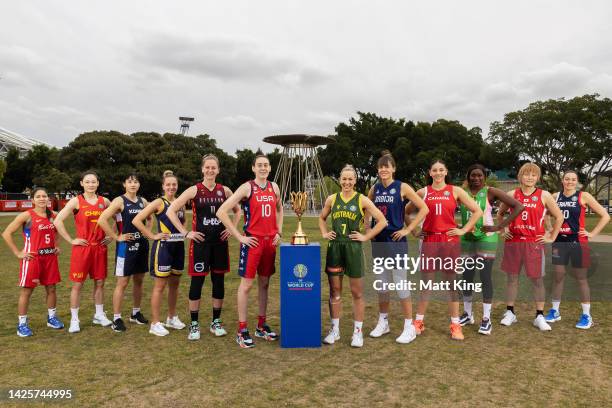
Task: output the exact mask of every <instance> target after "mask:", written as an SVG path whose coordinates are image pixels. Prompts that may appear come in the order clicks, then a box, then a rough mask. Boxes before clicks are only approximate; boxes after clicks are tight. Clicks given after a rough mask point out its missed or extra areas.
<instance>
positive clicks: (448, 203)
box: [423, 184, 457, 234]
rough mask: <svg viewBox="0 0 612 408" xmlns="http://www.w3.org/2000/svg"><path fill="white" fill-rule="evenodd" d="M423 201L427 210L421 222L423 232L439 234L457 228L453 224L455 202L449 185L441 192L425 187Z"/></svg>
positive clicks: (455, 224)
mask: <svg viewBox="0 0 612 408" xmlns="http://www.w3.org/2000/svg"><path fill="white" fill-rule="evenodd" d="M423 201H425V204H426V205H427V208H428V209H429V213H428V214H427V216H426V217H425V220H424V221H423V231H424V232H426V233H438V234H440V233H446V232H447V231H448V230H450V229H452V228H456V227H457V223H456V222H455V210H456V209H457V200H455V195H454V194H453V186H452V185H451V184H447V185H446V186H445V187H444V188H443V189H441V190H434V189H433V187H432V186H427V187H426V191H425V197H423Z"/></svg>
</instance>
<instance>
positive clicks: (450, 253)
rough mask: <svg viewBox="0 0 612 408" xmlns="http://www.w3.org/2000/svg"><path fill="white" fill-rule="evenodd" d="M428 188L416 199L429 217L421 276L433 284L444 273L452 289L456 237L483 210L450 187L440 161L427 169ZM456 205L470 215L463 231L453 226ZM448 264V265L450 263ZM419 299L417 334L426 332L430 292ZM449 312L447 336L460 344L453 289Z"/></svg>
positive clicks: (457, 251) (425, 223)
mask: <svg viewBox="0 0 612 408" xmlns="http://www.w3.org/2000/svg"><path fill="white" fill-rule="evenodd" d="M429 177H430V178H431V184H430V185H428V186H427V187H424V188H422V189H420V190H419V191H417V194H418V195H419V197H422V198H423V201H425V204H426V205H427V208H428V209H429V213H428V214H427V216H426V217H425V221H423V228H422V233H421V236H422V237H423V244H422V248H421V256H422V259H421V273H422V277H423V279H422V280H423V281H424V282H427V283H431V282H433V278H434V273H435V271H443V272H444V278H443V282H444V284H446V285H449V286H452V285H453V282H454V280H455V279H456V270H458V268H457V259H458V258H459V257H460V254H461V244H460V239H459V237H460V236H462V235H464V234H465V233H466V232H468V231H471V230H472V228H474V225H475V224H476V221H478V219H480V217H482V210H481V209H480V207H478V205H476V203H475V202H474V200H472V199H471V198H470V197H469V196H468V195H467V193H466V192H465V191H463V189H461V188H459V187H457V186H453V185H451V184H449V177H448V169H447V167H446V164H445V163H444V162H443V161H442V160H435V161H434V162H433V163H432V164H431V166H430V167H429ZM458 204H463V205H465V207H466V208H467V209H468V210H469V211H470V212H471V214H472V216H471V217H470V219H469V221H468V222H467V223H466V224H465V225H464V226H463V228H457V223H456V222H455V210H456V208H457V205H458ZM413 209H414V204H412V203H411V204H409V205H408V206H407V207H406V212H407V213H409V212H411V211H412V210H413ZM449 260H450V262H449ZM421 289H422V290H421V296H420V297H419V302H418V304H417V313H416V318H415V321H414V327H415V330H416V333H417V334H421V333H423V332H424V331H425V324H424V322H423V320H424V318H425V311H426V310H427V305H428V303H429V296H430V292H431V290H429V289H424V288H421ZM447 292H448V296H449V300H448V312H449V315H450V318H451V325H450V334H451V338H452V339H453V340H463V339H464V337H463V332H462V330H461V325H460V324H459V301H458V296H457V292H456V291H455V290H453V289H449V290H448V291H447Z"/></svg>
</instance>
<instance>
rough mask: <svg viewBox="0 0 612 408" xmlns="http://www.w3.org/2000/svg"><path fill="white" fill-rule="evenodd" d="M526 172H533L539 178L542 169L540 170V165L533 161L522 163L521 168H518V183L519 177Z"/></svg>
mask: <svg viewBox="0 0 612 408" xmlns="http://www.w3.org/2000/svg"><path fill="white" fill-rule="evenodd" d="M526 173H535V175H536V176H537V177H538V179H539V178H540V176H541V175H542V170H540V167H539V166H538V165H537V164H535V163H531V162H529V163H525V164H523V165H522V166H521V168H520V169H519V171H518V175H517V178H518V181H519V183H520V182H521V179H522V178H523V176H524V175H525V174H526Z"/></svg>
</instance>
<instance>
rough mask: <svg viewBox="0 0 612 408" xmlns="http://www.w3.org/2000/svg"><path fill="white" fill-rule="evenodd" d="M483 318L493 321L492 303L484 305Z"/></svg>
mask: <svg viewBox="0 0 612 408" xmlns="http://www.w3.org/2000/svg"><path fill="white" fill-rule="evenodd" d="M482 317H483V319H489V320H491V304H490V303H483V304H482Z"/></svg>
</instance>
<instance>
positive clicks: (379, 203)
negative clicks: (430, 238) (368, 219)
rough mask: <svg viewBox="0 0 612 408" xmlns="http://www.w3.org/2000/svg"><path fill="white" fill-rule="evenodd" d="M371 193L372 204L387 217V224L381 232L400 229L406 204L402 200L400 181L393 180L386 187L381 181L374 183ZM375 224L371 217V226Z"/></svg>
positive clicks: (402, 225)
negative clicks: (372, 196)
mask: <svg viewBox="0 0 612 408" xmlns="http://www.w3.org/2000/svg"><path fill="white" fill-rule="evenodd" d="M373 193H374V200H373V202H374V205H375V206H376V208H378V209H379V210H380V212H382V213H383V215H384V216H385V218H386V219H387V226H386V227H385V229H384V230H383V232H384V233H387V234H390V233H393V232H395V231H398V230H401V229H402V228H403V227H404V207H405V204H406V203H405V201H404V200H402V182H401V181H399V180H394V181H393V182H392V183H391V184H389V185H388V186H387V187H385V186H384V185H383V184H382V183H376V184H375V185H374V189H373ZM375 224H376V223H375V220H374V219H372V226H374V225H375Z"/></svg>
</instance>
